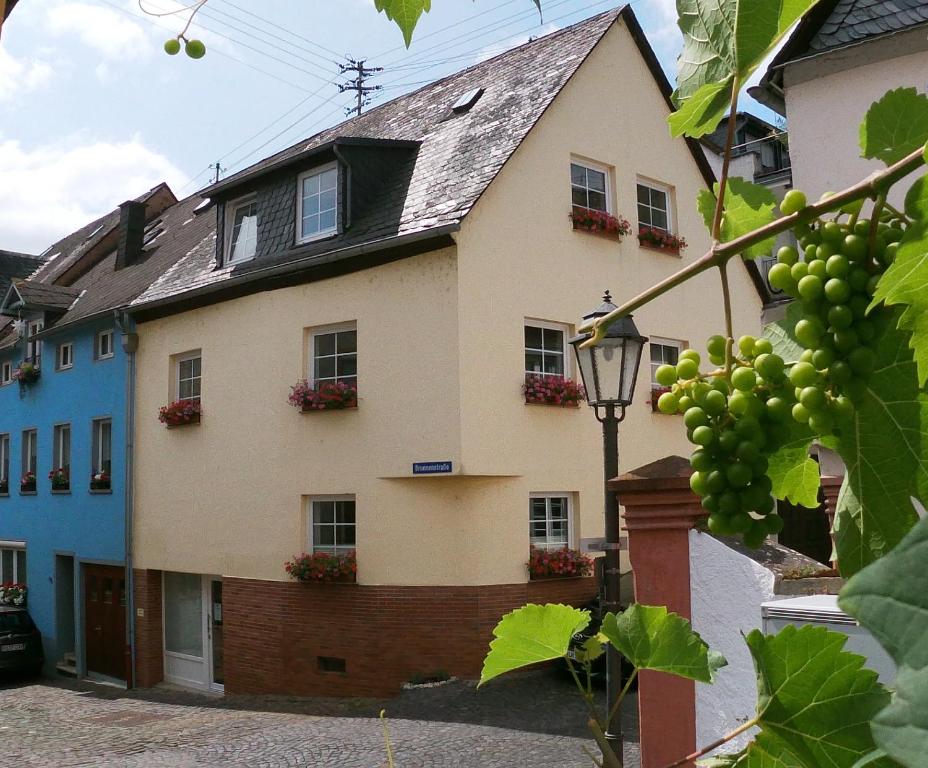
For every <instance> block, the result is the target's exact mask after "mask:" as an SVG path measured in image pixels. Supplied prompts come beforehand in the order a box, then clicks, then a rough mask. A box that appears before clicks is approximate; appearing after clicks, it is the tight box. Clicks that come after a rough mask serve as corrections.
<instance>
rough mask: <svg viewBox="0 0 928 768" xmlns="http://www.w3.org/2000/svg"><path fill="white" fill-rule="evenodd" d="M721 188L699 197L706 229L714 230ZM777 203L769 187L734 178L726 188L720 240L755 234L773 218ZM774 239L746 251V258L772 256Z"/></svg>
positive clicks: (702, 193) (703, 192) (697, 203)
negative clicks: (717, 201)
mask: <svg viewBox="0 0 928 768" xmlns="http://www.w3.org/2000/svg"><path fill="white" fill-rule="evenodd" d="M718 194H719V185H718V184H717V183H716V184H715V186H714V188H713V191H712V192H709V191H708V190H700V192H699V194H698V195H697V197H696V206H697V208H698V209H699V212H700V213H701V214H702V217H703V221H705V222H706V227H707V228H708V229H709V230H710V231H711V230H712V222H713V219H714V218H715V203H716V200H718ZM776 207H777V200H776V198H775V197H774V196H773V192H771V191H770V190H769V189H767V187H762V186H761V185H760V184H753V183H751V182H750V181H745V180H744V179H742V178H740V177H738V176H734V177H732V178H730V179H729V180H728V184H727V185H726V187H725V206H724V208H723V212H722V227H721V232H720V233H719V234H720V238H719V239H720V240H721V242H723V243H727V242H729V241H730V240H735V239H736V238H738V237H741V236H742V235H746V234H747V233H748V232H753V231H754V230H755V229H759V228H760V227H762V226H764V225H765V224H769V223H770V222H771V221H773V219H774V210H775V209H776ZM773 243H774V239H773V238H770V239H768V240H764V241H763V242H761V243H756V244H755V245H752V246H751V247H750V248H748V249H747V250H745V251H744V252H743V254H742V255H743V256H745V257H746V258H757V257H758V256H763V255H765V254H767V253H770V249H771V248H773Z"/></svg>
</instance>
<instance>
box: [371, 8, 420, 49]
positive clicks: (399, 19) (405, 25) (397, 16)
mask: <svg viewBox="0 0 928 768" xmlns="http://www.w3.org/2000/svg"><path fill="white" fill-rule="evenodd" d="M374 6H375V7H376V8H377V10H378V11H380V12H381V13H385V14H386V16H387V18H388V19H390V21H394V22H396V25H397V26H398V27H399V28H400V29H401V30H402V32H403V39H404V40H405V41H406V47H407V48H408V47H409V45H410V44H411V43H412V33H413V30H414V29H415V28H416V24H417V23H418V22H419V17H420V16H421V15H422V14H423V13H427V12H428V11H430V10H431V9H432V0H374Z"/></svg>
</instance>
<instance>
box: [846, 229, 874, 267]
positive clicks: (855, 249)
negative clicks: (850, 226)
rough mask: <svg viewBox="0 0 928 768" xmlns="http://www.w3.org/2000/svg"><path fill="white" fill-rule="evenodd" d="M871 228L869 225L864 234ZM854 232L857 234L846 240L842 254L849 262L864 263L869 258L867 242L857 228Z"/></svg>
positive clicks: (849, 236)
mask: <svg viewBox="0 0 928 768" xmlns="http://www.w3.org/2000/svg"><path fill="white" fill-rule="evenodd" d="M859 223H860V222H858V224H859ZM869 226H870V225H869V223H867V224H866V226H865V228H864V232H867V230H868V229H869ZM854 232H855V234H853V235H848V236H847V237H845V238H844V243H843V245H842V246H841V253H843V254H844V255H845V256H847V258H848V261H855V262H856V261H863V260H864V259H865V258H866V257H867V241H866V240H865V239H864V238H863V237H862V236H861V233H859V232H857V228H856V227H855V229H854Z"/></svg>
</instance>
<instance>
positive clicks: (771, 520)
mask: <svg viewBox="0 0 928 768" xmlns="http://www.w3.org/2000/svg"><path fill="white" fill-rule="evenodd" d="M764 529H765V530H766V531H767V535H768V536H776V535H777V534H778V533H779V532H780V531H782V530H783V518H782V517H780V516H779V515H767V516H766V517H765V518H764Z"/></svg>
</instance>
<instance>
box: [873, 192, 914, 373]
mask: <svg viewBox="0 0 928 768" xmlns="http://www.w3.org/2000/svg"><path fill="white" fill-rule="evenodd" d="M905 207H906V213H907V214H908V215H909V216H911V217H912V218H913V219H914V221H913V223H912V224H911V225H910V226H909V227H907V228H906V231H905V234H904V235H903V236H902V241H901V242H900V243H899V250H898V251H897V252H896V258H895V260H894V261H893V263H892V264H891V265H890V266H889V268H888V269H887V270H886V272H885V273H884V274H883V276H882V277H881V278H880V281H879V283H878V284H877V290H876V294H875V295H874V297H873V304H872V305H871V306H876V305H878V304H880V303H881V302H882V303H884V304H886V306H893V305H897V304H902V305H904V306H905V307H906V310H905V312H903V314H902V315H901V317H900V318H899V326H900V328H903V329H905V330H907V331H909V332H910V334H911V336H910V344H911V346H912V350H913V351H914V354H915V361H916V364H917V365H918V381H919V382H920V383H923V382H925V381H926V380H928V176H922V177H921V178H919V179H918V180H917V181H916V182H915V184H914V185H913V186H912V188H911V189H910V190H909V193H908V194H907V195H906V199H905Z"/></svg>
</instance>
